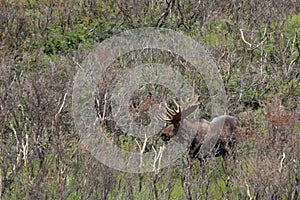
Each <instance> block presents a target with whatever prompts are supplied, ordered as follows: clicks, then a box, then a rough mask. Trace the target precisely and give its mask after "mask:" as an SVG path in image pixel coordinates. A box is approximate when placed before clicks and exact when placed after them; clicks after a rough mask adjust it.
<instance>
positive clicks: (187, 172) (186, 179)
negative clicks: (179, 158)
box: [181, 156, 193, 200]
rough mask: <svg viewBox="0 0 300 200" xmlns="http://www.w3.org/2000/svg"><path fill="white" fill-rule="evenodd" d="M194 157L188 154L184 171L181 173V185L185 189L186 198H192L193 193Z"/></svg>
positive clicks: (184, 163)
mask: <svg viewBox="0 0 300 200" xmlns="http://www.w3.org/2000/svg"><path fill="white" fill-rule="evenodd" d="M192 164H193V163H192V159H191V158H190V157H189V156H188V158H187V159H186V161H184V162H183V173H182V175H181V186H182V188H183V190H184V194H185V197H186V199H189V200H191V199H192V195H191V185H190V184H191V182H190V178H191V171H192Z"/></svg>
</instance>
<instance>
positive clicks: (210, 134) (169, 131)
mask: <svg viewBox="0 0 300 200" xmlns="http://www.w3.org/2000/svg"><path fill="white" fill-rule="evenodd" d="M198 98H199V97H196V98H194V99H192V100H191V101H188V102H187V103H185V104H184V105H183V106H179V105H178V104H177V102H176V101H174V104H175V105H176V106H177V109H170V108H169V107H167V106H165V107H166V113H165V116H161V115H159V116H158V117H159V119H161V120H162V121H164V122H166V124H167V126H166V127H165V128H164V129H163V130H162V131H161V132H160V134H161V138H162V140H163V141H165V142H168V141H169V140H170V139H171V138H173V137H174V136H176V137H175V138H174V139H176V140H178V141H179V142H180V141H182V142H188V143H187V144H188V153H189V157H190V159H191V160H194V159H199V160H200V161H202V160H203V159H205V158H206V157H208V156H215V157H218V156H222V157H223V158H226V157H227V156H228V154H230V153H233V155H234V152H235V146H236V145H235V144H236V137H235V132H236V130H237V128H238V127H239V126H240V122H239V120H238V119H237V118H236V117H233V116H230V115H221V116H218V117H216V118H214V119H213V120H212V121H211V122H209V121H207V120H205V119H199V120H195V119H189V118H187V116H188V115H189V114H191V113H192V112H194V110H195V109H196V108H197V106H198Z"/></svg>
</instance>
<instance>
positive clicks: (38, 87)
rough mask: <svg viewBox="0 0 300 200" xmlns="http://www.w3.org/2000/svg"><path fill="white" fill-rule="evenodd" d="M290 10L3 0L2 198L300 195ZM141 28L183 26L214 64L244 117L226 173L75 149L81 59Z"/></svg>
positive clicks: (178, 2)
mask: <svg viewBox="0 0 300 200" xmlns="http://www.w3.org/2000/svg"><path fill="white" fill-rule="evenodd" d="M299 13H300V2H299V1H298V0H276V1H261V0H250V1H243V0H236V1H231V0H223V1H220V0H211V1H205V0H200V1H190V0H169V1H168V0H166V1H151V0H144V1H137V0H130V1H127V0H103V1H95V0H75V1H73V0H51V1H46V0H42V1H37V0H26V1H25V0H19V1H15V0H1V1H0V33H1V34H0V59H1V60H0V71H1V73H0V91H1V93H0V111H1V112H0V120H1V124H0V134H1V137H0V145H1V146H0V148H1V153H0V154H1V160H0V163H1V164H0V166H1V173H0V186H1V192H0V199H183V198H192V199H295V200H296V199H299V198H300V135H299V132H300V123H299V119H300V114H299V113H300V107H299V102H300V98H299V97H300V86H299V82H300V80H299V79H300V75H299V73H300V35H299V34H300V15H299ZM142 27H162V28H170V29H173V30H176V31H182V32H183V33H184V34H186V35H189V36H191V37H192V38H194V39H196V40H197V41H199V42H200V43H202V44H203V45H205V46H206V47H207V48H208V51H209V53H210V54H211V55H212V57H213V58H214V59H215V62H216V63H217V64H218V69H219V72H220V73H221V75H222V78H223V80H224V87H225V89H226V92H227V96H228V97H229V99H228V100H229V108H228V109H229V111H230V113H231V114H233V115H236V116H238V117H239V119H240V120H241V122H242V129H241V130H240V132H239V134H240V138H239V142H238V155H237V160H238V161H237V162H231V163H228V165H229V166H227V168H229V169H230V170H227V171H226V172H225V171H224V169H223V167H222V165H223V164H224V161H223V160H221V159H215V158H211V159H208V161H207V162H206V163H205V165H204V167H200V164H199V163H195V164H194V166H193V169H192V173H191V174H190V177H189V180H183V179H182V174H184V173H186V171H185V169H184V166H185V165H184V162H183V161H182V159H180V160H178V161H176V162H175V163H174V165H171V166H169V167H168V168H164V169H162V170H161V171H160V173H159V174H153V173H147V174H128V173H124V172H119V171H115V170H113V169H111V168H108V167H106V166H105V165H103V164H102V163H101V162H99V161H98V160H96V159H95V158H94V157H93V156H91V154H90V153H89V151H88V150H87V149H86V148H85V147H84V146H83V145H82V144H81V142H80V137H79V135H78V133H77V131H76V127H75V126H74V122H73V119H72V115H71V109H72V104H71V102H72V86H73V78H74V75H75V73H76V71H77V70H78V65H79V64H80V63H81V62H82V61H83V60H84V59H85V58H86V57H87V55H88V54H89V52H90V51H92V49H93V47H95V45H96V44H97V43H99V42H101V41H103V40H105V39H106V38H109V37H110V36H113V35H114V34H117V33H119V32H122V31H124V30H128V29H132V28H142ZM125 67H126V66H125ZM204 101H205V100H204ZM95 114H96V113H95ZM203 115H204V116H206V117H210V116H209V115H208V113H207V112H205V111H203ZM112 134H113V133H112ZM124 140H126V138H125V139H124V138H123V139H121V140H120V141H119V142H120V143H121V144H120V145H123V146H125V147H124V148H129V149H130V148H131V147H128V145H133V143H131V142H128V141H127V143H125V142H124ZM126 145H127V146H126ZM183 157H184V156H183ZM228 177H229V180H228ZM187 190H189V191H190V192H191V194H192V196H191V197H188V194H187V193H188V192H187Z"/></svg>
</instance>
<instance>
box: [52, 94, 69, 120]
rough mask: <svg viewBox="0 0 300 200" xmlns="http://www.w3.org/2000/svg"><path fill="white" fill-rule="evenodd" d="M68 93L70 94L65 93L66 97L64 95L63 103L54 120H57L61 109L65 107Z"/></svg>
mask: <svg viewBox="0 0 300 200" xmlns="http://www.w3.org/2000/svg"><path fill="white" fill-rule="evenodd" d="M67 94H68V92H66V93H65V95H64V97H63V101H62V103H61V106H60V108H59V109H58V111H57V113H56V114H55V117H54V121H55V122H57V120H58V116H59V114H60V113H61V111H62V109H63V107H64V105H65V102H66V97H67Z"/></svg>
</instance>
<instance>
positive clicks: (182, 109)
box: [157, 96, 199, 125]
mask: <svg viewBox="0 0 300 200" xmlns="http://www.w3.org/2000/svg"><path fill="white" fill-rule="evenodd" d="M198 99H199V96H196V97H194V98H192V99H191V100H189V101H188V100H187V101H186V102H185V103H182V105H181V106H180V105H179V104H178V103H177V102H176V100H175V99H173V100H172V101H173V103H174V104H175V106H176V109H172V108H170V107H168V105H167V103H164V107H165V109H166V111H167V112H166V113H165V114H164V116H163V115H161V114H158V115H157V117H158V119H160V120H161V121H163V122H165V123H166V124H173V125H177V124H179V122H180V121H181V119H184V118H186V117H187V116H188V115H189V114H191V113H192V112H194V111H195V109H196V108H197V107H198V105H199V102H198Z"/></svg>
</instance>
